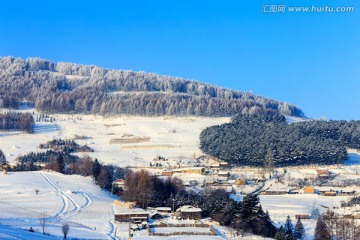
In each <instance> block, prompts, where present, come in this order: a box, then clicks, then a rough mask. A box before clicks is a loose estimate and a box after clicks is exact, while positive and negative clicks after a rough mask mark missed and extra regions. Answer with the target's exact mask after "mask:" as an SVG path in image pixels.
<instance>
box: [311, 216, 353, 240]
mask: <svg viewBox="0 0 360 240" xmlns="http://www.w3.org/2000/svg"><path fill="white" fill-rule="evenodd" d="M332 239H337V240H357V239H360V228H359V226H358V225H357V224H356V221H355V219H354V218H352V217H346V216H340V215H339V214H337V213H335V212H333V211H332V210H329V209H328V210H327V211H326V212H324V213H323V214H322V215H320V216H319V218H318V220H317V222H316V227H315V234H314V240H332Z"/></svg>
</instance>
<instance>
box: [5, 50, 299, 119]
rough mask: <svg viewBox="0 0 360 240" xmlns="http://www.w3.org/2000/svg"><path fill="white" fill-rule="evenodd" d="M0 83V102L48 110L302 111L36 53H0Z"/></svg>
mask: <svg viewBox="0 0 360 240" xmlns="http://www.w3.org/2000/svg"><path fill="white" fill-rule="evenodd" d="M0 85H1V88H0V107H11V108H17V107H18V106H19V104H20V102H21V101H25V100H26V101H29V102H31V103H33V104H34V105H35V106H36V108H37V109H38V110H40V111H43V112H49V113H100V114H103V115H112V114H130V115H143V116H158V115H196V116H232V115H235V114H238V113H251V112H254V111H255V110H257V109H261V108H263V109H264V108H265V109H273V110H276V111H279V112H281V113H283V114H286V115H291V116H299V117H302V116H304V114H303V112H302V111H301V110H300V109H299V108H297V107H295V106H293V105H290V104H287V103H283V102H280V101H276V100H272V99H268V98H264V97H259V96H256V95H254V94H251V93H245V92H241V91H235V90H230V89H224V88H221V87H217V86H214V85H209V84H205V83H200V82H196V81H189V80H185V79H182V78H177V77H169V76H163V75H157V74H153V73H144V72H133V71H124V70H110V69H104V68H99V67H96V66H85V65H79V64H73V63H63V62H60V63H54V62H51V61H48V60H43V59H39V58H29V59H26V60H23V59H20V58H13V57H0Z"/></svg>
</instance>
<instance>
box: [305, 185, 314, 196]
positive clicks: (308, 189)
mask: <svg viewBox="0 0 360 240" xmlns="http://www.w3.org/2000/svg"><path fill="white" fill-rule="evenodd" d="M314 193H315V189H314V187H312V186H307V187H304V194H314Z"/></svg>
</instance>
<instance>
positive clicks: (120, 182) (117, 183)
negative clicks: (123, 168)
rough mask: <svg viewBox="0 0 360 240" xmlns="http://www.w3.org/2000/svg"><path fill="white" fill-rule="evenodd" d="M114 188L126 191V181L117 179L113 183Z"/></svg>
mask: <svg viewBox="0 0 360 240" xmlns="http://www.w3.org/2000/svg"><path fill="white" fill-rule="evenodd" d="M113 186H114V187H119V188H122V189H123V190H126V189H125V180H123V179H117V180H115V181H114V182H113Z"/></svg>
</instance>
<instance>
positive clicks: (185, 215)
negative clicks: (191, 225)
mask: <svg viewBox="0 0 360 240" xmlns="http://www.w3.org/2000/svg"><path fill="white" fill-rule="evenodd" d="M176 212H177V213H178V214H179V216H180V218H181V219H190V220H200V219H201V212H202V210H201V208H197V207H193V206H191V205H185V206H182V207H180V208H178V209H177V210H176Z"/></svg>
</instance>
